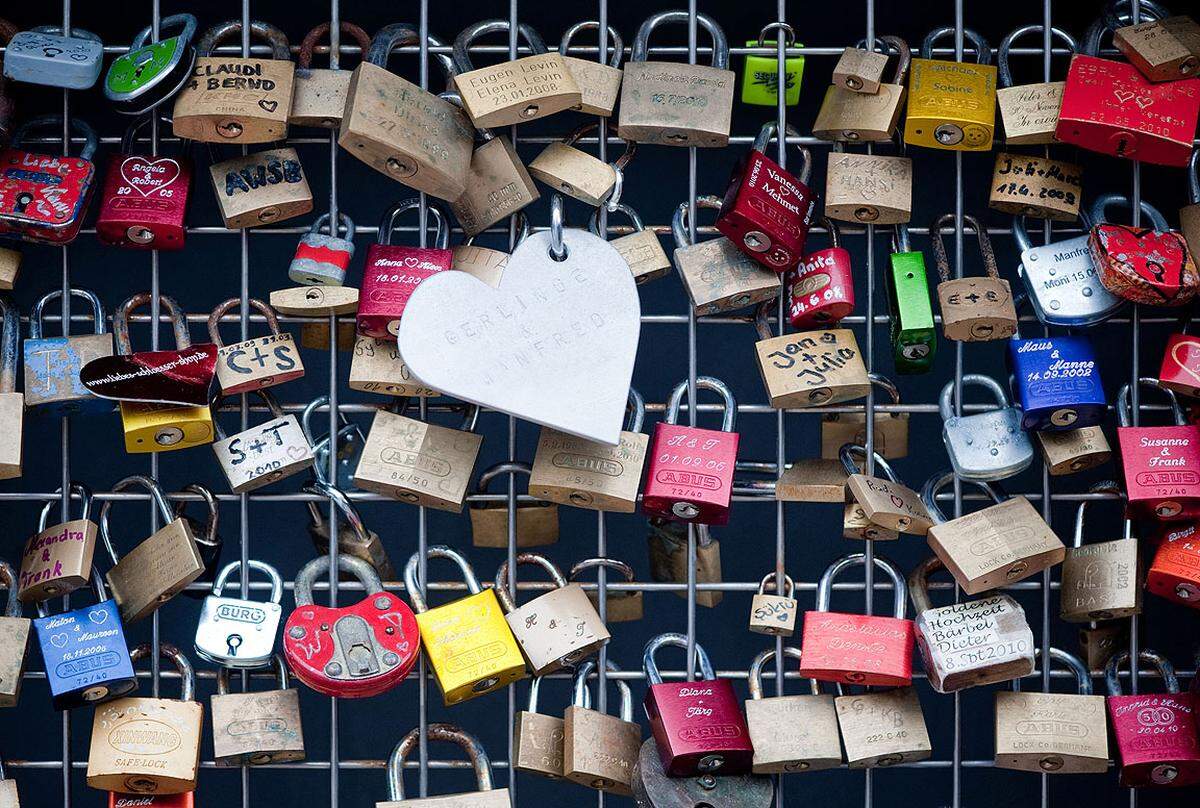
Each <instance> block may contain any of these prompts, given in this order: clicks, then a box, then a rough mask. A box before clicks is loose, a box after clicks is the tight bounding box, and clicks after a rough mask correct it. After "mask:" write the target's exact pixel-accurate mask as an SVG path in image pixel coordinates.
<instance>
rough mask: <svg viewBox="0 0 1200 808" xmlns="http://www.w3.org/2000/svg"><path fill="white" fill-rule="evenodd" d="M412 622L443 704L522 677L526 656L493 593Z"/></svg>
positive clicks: (438, 609) (487, 591)
mask: <svg viewBox="0 0 1200 808" xmlns="http://www.w3.org/2000/svg"><path fill="white" fill-rule="evenodd" d="M416 619H417V625H418V626H420V629H421V643H422V645H423V646H424V648H425V656H426V657H427V658H428V659H429V664H430V665H431V666H432V667H433V673H434V676H435V677H436V678H437V682H438V686H439V687H440V688H441V690H442V700H443V701H444V702H445V703H446V705H447V706H449V705H451V704H458V703H459V702H460V701H466V700H467V699H473V698H475V697H476V696H482V695H483V694H484V693H490V692H492V691H493V690H497V689H499V688H501V687H504V686H505V685H507V684H509V683H511V682H515V681H517V680H518V679H524V678H525V657H523V656H522V655H521V649H520V648H519V647H518V646H517V641H516V639H515V638H514V637H513V635H512V632H511V631H510V630H509V628H508V623H507V622H505V620H504V611H503V610H502V609H501V608H500V602H499V601H498V600H497V599H496V593H495V592H494V591H493V590H491V589H485V590H483V591H482V592H478V593H476V594H474V595H468V596H467V597H465V598H460V599H459V600H455V601H452V602H450V603H447V604H445V605H443V606H438V607H435V608H433V609H430V610H429V611H427V612H421V613H420V614H418V615H417V617H416Z"/></svg>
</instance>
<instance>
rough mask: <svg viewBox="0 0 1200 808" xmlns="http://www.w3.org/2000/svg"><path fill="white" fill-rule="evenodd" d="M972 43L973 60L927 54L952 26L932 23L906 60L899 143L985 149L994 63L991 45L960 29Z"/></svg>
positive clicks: (992, 109)
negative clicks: (905, 111) (916, 52)
mask: <svg viewBox="0 0 1200 808" xmlns="http://www.w3.org/2000/svg"><path fill="white" fill-rule="evenodd" d="M962 33H963V36H964V37H965V38H966V39H967V40H969V41H970V42H971V44H972V45H973V46H974V48H975V58H976V64H973V65H972V64H968V63H962V62H951V61H944V60H941V59H934V58H933V46H934V43H936V42H937V41H938V40H939V39H943V38H945V37H948V36H952V35H953V34H954V28H953V27H948V28H936V29H934V30H933V31H930V32H929V34H928V35H927V36H926V37H925V41H924V42H923V43H922V44H921V57H922V58H920V59H913V60H912V74H911V75H910V76H909V80H908V116H907V118H906V119H905V122H904V142H905V143H906V144H907V145H909V146H925V147H927V148H931V149H954V150H957V151H990V150H991V148H992V134H993V130H994V128H995V125H996V68H995V66H994V65H992V64H991V61H992V49H991V48H990V47H989V46H988V43H987V41H986V40H984V38H983V37H981V36H980V35H979V34H977V33H975V32H974V31H972V30H970V29H969V28H967V29H963V32H962Z"/></svg>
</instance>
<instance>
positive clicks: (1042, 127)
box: [996, 25, 1078, 146]
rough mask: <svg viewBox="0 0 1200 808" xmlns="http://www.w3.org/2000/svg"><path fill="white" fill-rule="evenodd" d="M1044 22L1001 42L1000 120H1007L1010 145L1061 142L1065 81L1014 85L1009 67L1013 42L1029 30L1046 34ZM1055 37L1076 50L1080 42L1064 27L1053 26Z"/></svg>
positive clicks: (999, 59)
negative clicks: (1057, 134)
mask: <svg viewBox="0 0 1200 808" xmlns="http://www.w3.org/2000/svg"><path fill="white" fill-rule="evenodd" d="M1045 30H1046V29H1045V28H1044V27H1043V26H1041V25H1024V26H1021V27H1019V28H1016V29H1014V30H1012V31H1010V32H1009V33H1008V35H1007V36H1005V37H1004V39H1003V40H1002V41H1001V42H1000V48H999V52H998V55H997V57H996V63H997V66H998V68H999V70H998V77H999V78H998V80H999V82H1000V86H999V87H998V88H997V89H996V103H997V104H998V105H999V107H1000V121H1001V123H1003V124H1004V142H1005V143H1006V144H1008V145H1010V146H1018V145H1020V146H1034V145H1038V146H1041V145H1050V144H1051V143H1056V142H1058V138H1056V137H1055V135H1054V130H1055V129H1056V128H1057V127H1058V109H1059V107H1061V106H1062V96H1063V88H1065V87H1066V82H1065V81H1044V82H1039V83H1037V84H1022V85H1019V86H1013V75H1012V69H1011V68H1010V67H1009V51H1010V50H1012V46H1013V43H1014V42H1015V41H1016V40H1017V39H1018V38H1020V37H1023V36H1025V35H1027V34H1039V35H1041V34H1044V33H1045ZM1050 35H1051V38H1052V39H1053V38H1058V39H1059V40H1061V41H1062V42H1063V44H1065V45H1066V46H1067V50H1068V51H1070V52H1071V53H1075V51H1076V50H1077V49H1078V44H1077V43H1076V42H1075V38H1074V37H1073V36H1071V35H1070V34H1069V33H1067V32H1066V31H1064V30H1062V29H1061V28H1051V29H1050Z"/></svg>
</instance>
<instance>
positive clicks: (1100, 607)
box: [1059, 480, 1142, 623]
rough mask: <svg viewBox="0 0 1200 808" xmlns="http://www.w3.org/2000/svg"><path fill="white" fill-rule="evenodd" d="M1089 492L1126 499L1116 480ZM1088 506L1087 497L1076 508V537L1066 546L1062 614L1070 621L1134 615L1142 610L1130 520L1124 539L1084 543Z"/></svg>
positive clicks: (1096, 485)
mask: <svg viewBox="0 0 1200 808" xmlns="http://www.w3.org/2000/svg"><path fill="white" fill-rule="evenodd" d="M1088 493H1089V494H1100V493H1110V494H1111V493H1115V494H1117V496H1118V499H1123V497H1121V488H1120V486H1118V485H1117V483H1116V481H1115V480H1103V481H1101V482H1098V483H1095V484H1093V485H1092V487H1091V488H1089V489H1088ZM1087 505H1088V500H1084V501H1083V502H1080V503H1079V508H1078V509H1077V510H1076V511H1075V540H1074V541H1073V542H1072V546H1071V547H1069V548H1067V555H1066V558H1064V559H1063V564H1062V584H1061V586H1060V587H1059V591H1060V593H1061V595H1062V605H1061V609H1060V612H1059V616H1060V617H1062V619H1063V620H1065V621H1066V622H1068V623H1083V622H1087V621H1089V620H1118V619H1123V618H1126V617H1132V616H1133V615H1135V614H1138V613H1140V612H1141V610H1142V580H1141V574H1140V570H1139V564H1138V541H1137V539H1134V538H1130V535H1129V527H1130V523H1129V522H1125V523H1124V524H1125V538H1123V539H1117V540H1115V541H1103V542H1099V543H1093V544H1084V540H1083V516H1084V511H1085V510H1086V509H1087ZM1106 532H1107V531H1106Z"/></svg>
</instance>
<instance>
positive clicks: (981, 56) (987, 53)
mask: <svg viewBox="0 0 1200 808" xmlns="http://www.w3.org/2000/svg"><path fill="white" fill-rule="evenodd" d="M954 31H955V28H954V26H952V25H948V26H946V27H944V28H934V29H933V30H932V31H930V32H929V33H928V34H926V35H925V40H924V41H923V42H921V58H922V59H932V58H933V46H934V44H935V43H936V42H937V41H938V40H939V39H942V38H944V37H948V36H954ZM962 33H963V39H969V40H970V41H971V44H972V45H974V46H975V63H976V64H980V65H990V64H991V63H992V48H991V46H990V45H988V41H987V40H986V39H984V38H983V37H982V36H980V35H979V33H978V32H976V31H972V30H971V29H970V28H964V29H962ZM963 55H964V56H965V55H966V54H963ZM944 61H950V60H949V59H946V60H944Z"/></svg>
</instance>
